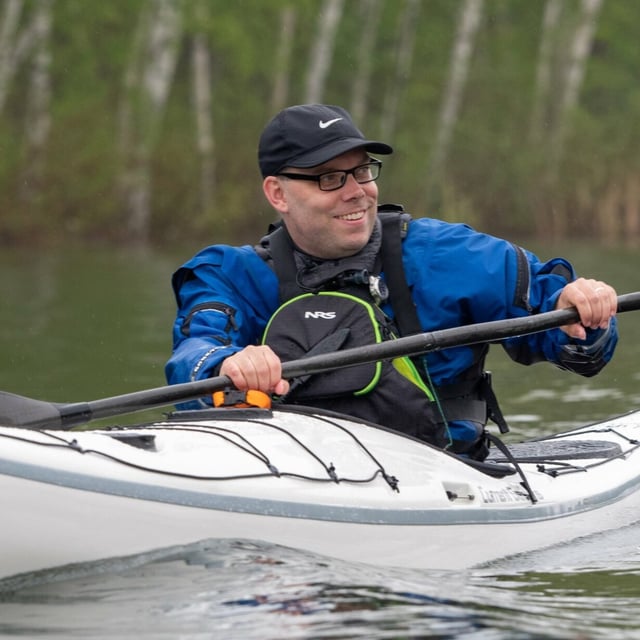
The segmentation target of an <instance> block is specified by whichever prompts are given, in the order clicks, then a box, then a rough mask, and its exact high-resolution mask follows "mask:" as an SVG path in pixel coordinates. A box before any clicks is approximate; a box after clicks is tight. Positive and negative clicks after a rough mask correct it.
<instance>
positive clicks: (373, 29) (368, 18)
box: [350, 0, 382, 122]
mask: <svg viewBox="0 0 640 640" xmlns="http://www.w3.org/2000/svg"><path fill="white" fill-rule="evenodd" d="M360 13H361V16H362V32H361V37H360V44H359V46H358V48H357V54H358V61H357V63H356V74H355V78H354V80H353V93H352V96H351V106H350V111H351V115H352V116H353V119H354V121H355V122H362V121H363V120H364V116H365V112H366V109H367V101H368V97H369V87H370V85H371V72H372V70H373V61H374V59H375V55H374V53H375V44H376V35H377V33H378V24H379V22H380V15H381V13H382V2H381V0H360Z"/></svg>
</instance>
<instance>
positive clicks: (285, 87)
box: [271, 5, 296, 114]
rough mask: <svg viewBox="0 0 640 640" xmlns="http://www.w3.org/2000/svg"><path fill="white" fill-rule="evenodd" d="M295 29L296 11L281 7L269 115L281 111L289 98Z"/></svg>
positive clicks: (288, 7)
mask: <svg viewBox="0 0 640 640" xmlns="http://www.w3.org/2000/svg"><path fill="white" fill-rule="evenodd" d="M295 27H296V10H295V9H294V8H293V6H292V5H287V6H286V7H283V9H282V12H281V14H280V38H279V39H278V50H277V52H276V60H275V81H274V83H273V93H272V94H271V113H272V114H275V113H276V112H277V111H280V110H281V109H283V108H284V107H285V106H286V104H287V100H288V96H289V77H290V75H291V53H292V51H293V36H294V33H295Z"/></svg>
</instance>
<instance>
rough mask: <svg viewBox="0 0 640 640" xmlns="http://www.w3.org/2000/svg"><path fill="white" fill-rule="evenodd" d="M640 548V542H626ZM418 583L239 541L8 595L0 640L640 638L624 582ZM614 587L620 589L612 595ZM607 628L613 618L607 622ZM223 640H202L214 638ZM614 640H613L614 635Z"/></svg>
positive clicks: (0, 594)
mask: <svg viewBox="0 0 640 640" xmlns="http://www.w3.org/2000/svg"><path fill="white" fill-rule="evenodd" d="M627 533H628V534H629V535H631V536H637V534H638V529H637V528H636V529H635V530H632V529H629V531H628V532H627ZM520 568H521V570H520V571H518V572H514V573H503V572H502V571H499V572H489V571H487V570H483V571H476V572H473V571H471V572H462V573H459V572H456V573H453V572H452V573H449V572H442V571H441V572H428V573H427V572H419V571H412V570H396V569H388V570H387V569H380V568H375V567H369V566H366V565H357V564H350V563H345V562H341V561H334V560H329V559H327V558H324V557H321V556H315V555H313V554H308V553H302V552H298V551H296V550H293V549H288V548H283V547H277V546H274V545H267V544H262V543H254V542H250V541H239V540H235V541H233V540H221V541H213V540H211V541H204V542H201V543H198V544H196V545H190V546H187V547H176V548H172V549H168V550H165V551H164V552H161V551H158V552H155V553H154V554H145V555H144V556H135V557H132V558H127V559H121V560H117V561H110V562H102V563H93V564H91V565H81V566H78V567H75V568H72V569H68V570H66V571H61V570H58V571H48V572H42V573H40V574H38V575H33V576H25V577H23V579H22V581H21V584H18V583H17V582H16V581H14V582H13V584H9V583H8V582H7V581H5V582H0V634H3V637H6V636H10V637H14V636H15V637H17V636H25V635H29V636H32V635H37V634H39V633H42V634H44V635H46V637H61V638H62V637H67V638H98V637H106V638H116V637H118V638H120V637H134V635H135V636H136V637H140V638H164V637H166V638H171V637H174V638H177V637H180V638H200V637H202V638H205V637H207V638H208V637H224V638H243V639H246V640H252V639H254V638H255V639H258V638H259V639H261V640H263V639H264V638H274V639H275V638H299V637H308V638H311V637H313V638H320V637H323V638H325V637H326V638H367V639H371V640H377V639H383V638H411V637H413V638H466V637H469V638H492V639H494V638H495V639H501V640H507V639H512V638H516V639H517V638H522V639H530V640H533V639H534V638H574V639H577V638H594V639H595V638H598V639H599V638H602V639H604V638H607V639H609V638H616V637H620V638H622V637H626V638H633V637H640V635H638V636H634V634H635V633H636V629H635V626H636V623H635V620H636V619H637V614H638V612H639V609H638V604H637V602H638V599H639V597H640V580H638V574H639V573H640V562H637V563H636V564H635V565H634V566H632V567H628V568H627V569H625V570H605V569H602V568H600V569H597V570H589V571H573V572H548V571H547V572H539V571H535V570H527V565H524V566H523V564H522V562H520ZM616 585H617V587H616ZM605 614H606V615H605ZM214 631H215V632H216V634H220V635H215V636H211V635H207V634H212V633H213V632H214ZM616 634H619V635H616Z"/></svg>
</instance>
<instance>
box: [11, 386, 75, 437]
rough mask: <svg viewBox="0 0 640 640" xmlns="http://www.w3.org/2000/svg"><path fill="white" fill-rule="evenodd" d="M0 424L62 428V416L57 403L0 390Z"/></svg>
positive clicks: (36, 427)
mask: <svg viewBox="0 0 640 640" xmlns="http://www.w3.org/2000/svg"><path fill="white" fill-rule="evenodd" d="M0 425H2V426H4V427H22V428H25V427H26V428H31V429H39V428H41V427H43V426H46V427H47V429H62V428H63V426H62V417H61V415H60V410H59V409H58V407H57V405H56V404H54V403H52V402H45V401H43V400H33V399H32V398H25V397H23V396H18V395H16V394H14V393H7V392H6V391H0Z"/></svg>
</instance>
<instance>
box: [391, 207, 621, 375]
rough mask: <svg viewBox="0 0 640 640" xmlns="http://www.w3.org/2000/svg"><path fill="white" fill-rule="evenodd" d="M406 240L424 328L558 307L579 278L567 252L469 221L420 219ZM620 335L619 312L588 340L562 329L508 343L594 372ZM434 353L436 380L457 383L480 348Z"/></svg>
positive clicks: (528, 360) (516, 355) (519, 354)
mask: <svg viewBox="0 0 640 640" xmlns="http://www.w3.org/2000/svg"><path fill="white" fill-rule="evenodd" d="M404 244H405V247H404V249H403V253H404V260H405V272H406V273H407V278H408V280H409V284H410V286H411V287H412V290H413V297H414V301H415V302H416V307H417V310H418V314H419V317H420V321H421V325H422V327H423V328H424V330H425V331H432V330H437V329H447V328H450V327H456V326H462V325H466V324H472V323H479V322H490V321H493V320H503V319H508V318H518V317H525V316H529V315H535V314H538V313H544V312H546V311H552V310H553V309H554V308H555V305H556V302H557V300H558V297H559V295H560V291H561V290H562V288H563V287H564V286H565V285H566V284H567V283H568V282H570V281H573V280H574V279H575V278H576V274H575V272H574V269H573V267H572V265H571V264H570V263H569V262H568V261H567V260H565V259H564V258H553V259H551V260H548V261H541V260H540V259H539V258H538V257H537V256H536V255H535V254H533V253H531V252H530V251H526V250H524V249H522V248H521V247H518V246H516V245H514V244H512V243H510V242H508V241H506V240H503V239H500V238H496V237H493V236H490V235H487V234H483V233H479V232H477V231H475V230H473V229H472V228H470V227H468V226H467V225H464V224H450V223H446V222H442V221H438V220H433V219H428V218H425V219H417V220H414V221H413V222H412V226H411V227H410V233H409V234H408V236H407V238H406V240H405V243H404ZM617 339H618V332H617V324H616V320H615V318H614V319H612V321H611V323H610V326H609V328H608V329H607V330H606V331H603V330H587V339H586V340H584V341H580V340H573V339H571V338H570V337H569V336H568V335H567V334H566V333H564V332H563V331H562V330H561V329H559V328H558V329H552V330H549V331H543V332H539V333H534V334H529V335H524V336H520V337H517V338H510V339H507V340H504V341H502V342H501V345H502V346H503V347H504V349H505V350H506V352H507V353H508V354H509V356H510V357H511V358H512V359H513V360H514V361H516V362H519V363H521V364H525V365H530V364H533V363H536V362H542V361H548V362H551V363H553V364H554V365H556V366H558V367H560V368H562V369H567V370H570V371H573V372H575V373H578V374H581V375H585V376H591V375H594V374H595V373H597V372H598V371H600V370H601V369H602V367H603V366H604V365H605V364H606V363H607V362H608V361H609V360H610V359H611V357H612V355H613V351H614V349H615V346H616V343H617ZM427 360H428V363H429V367H430V369H431V373H432V375H433V377H434V380H435V383H436V384H450V383H454V382H456V381H457V380H458V379H459V376H460V375H461V374H462V373H463V372H464V371H466V370H467V369H468V368H469V367H470V366H471V365H472V364H473V362H474V351H473V349H472V348H470V347H454V348H451V349H445V350H442V351H439V352H435V353H432V354H427Z"/></svg>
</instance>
